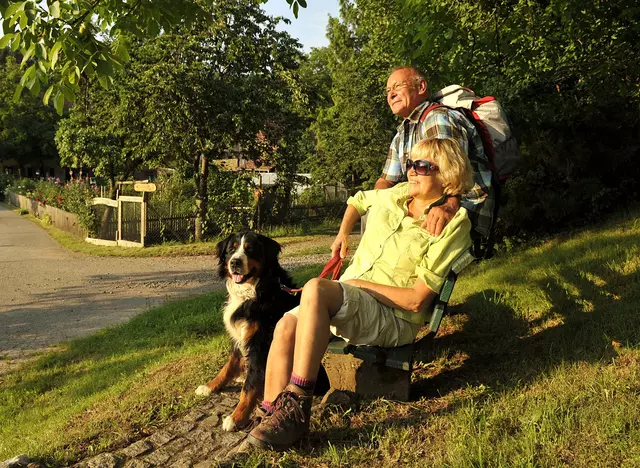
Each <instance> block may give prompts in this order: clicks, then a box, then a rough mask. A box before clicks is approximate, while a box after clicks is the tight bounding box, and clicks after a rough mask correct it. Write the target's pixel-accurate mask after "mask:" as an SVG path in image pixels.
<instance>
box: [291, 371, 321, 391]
mask: <svg viewBox="0 0 640 468" xmlns="http://www.w3.org/2000/svg"><path fill="white" fill-rule="evenodd" d="M289 382H290V383H292V384H294V385H297V386H298V387H300V388H301V389H303V390H313V387H314V386H315V385H316V380H315V379H305V378H302V377H300V376H299V375H296V374H294V373H293V372H292V373H291V379H290V380H289Z"/></svg>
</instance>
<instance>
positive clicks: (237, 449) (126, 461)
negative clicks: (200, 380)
mask: <svg viewBox="0 0 640 468" xmlns="http://www.w3.org/2000/svg"><path fill="white" fill-rule="evenodd" d="M237 402H238V395H237V394H236V393H226V394H219V395H212V396H211V397H210V398H209V399H208V400H207V402H206V403H204V404H202V405H201V406H199V407H198V408H197V409H194V410H192V411H191V412H190V413H189V414H188V415H187V416H185V417H184V418H182V419H180V420H178V421H175V422H173V423H171V424H169V425H168V426H166V427H165V428H164V429H162V430H160V431H158V432H155V433H154V434H152V435H151V436H149V437H146V438H144V439H141V440H139V441H137V442H134V443H133V444H131V445H130V446H128V447H126V448H123V449H120V450H116V451H113V452H108V453H102V454H100V455H97V456H95V457H93V458H90V459H87V460H84V461H82V462H80V463H78V464H76V465H74V468H120V467H124V468H150V467H175V468H183V467H184V468H187V467H194V468H205V467H207V468H208V467H212V466H220V465H225V464H230V463H231V462H232V461H233V460H234V459H237V457H239V456H241V455H242V454H243V453H247V452H248V451H249V450H251V448H250V447H251V446H250V445H249V444H248V443H246V441H245V439H246V435H247V434H246V433H244V432H242V431H241V432H226V431H224V430H222V420H223V419H224V417H225V415H227V414H229V413H231V412H232V411H233V408H234V407H235V405H236V404H237Z"/></svg>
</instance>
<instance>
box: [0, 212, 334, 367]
mask: <svg viewBox="0 0 640 468" xmlns="http://www.w3.org/2000/svg"><path fill="white" fill-rule="evenodd" d="M312 257H314V258H307V259H306V261H316V262H323V261H326V260H327V259H328V256H327V255H321V256H315V255H314V256H312ZM316 257H317V258H316ZM300 261H301V259H299V258H296V259H285V260H283V265H285V267H286V266H293V265H294V264H299V263H300ZM214 269H215V258H214V257H212V256H197V257H172V258H164V257H162V258H161V257H157V258H120V257H92V256H86V255H82V254H78V253H74V252H70V251H68V250H66V249H63V248H62V247H60V245H58V244H57V243H56V242H55V241H54V240H52V239H51V238H50V237H49V236H48V235H47V233H46V232H45V231H44V230H43V229H41V228H40V227H39V226H38V225H37V224H35V223H33V222H31V221H29V220H27V219H24V218H22V217H20V216H19V215H17V214H16V213H14V212H13V211H11V210H8V209H6V208H4V207H2V206H0V373H1V371H2V369H3V368H7V367H8V366H10V365H11V364H15V363H16V362H17V361H20V360H21V359H24V358H26V357H29V356H30V355H33V354H34V353H38V352H40V351H42V350H44V349H47V348H48V347H50V346H52V345H55V344H56V343H59V342H60V341H65V340H68V339H71V338H76V337H79V336H85V335H88V334H90V333H92V332H95V331H97V330H99V329H101V328H104V327H107V326H110V325H116V324H119V323H122V322H124V321H126V320H128V319H129V318H131V317H132V316H134V315H136V314H138V313H140V312H143V311H145V310H147V309H148V308H150V307H153V306H156V305H159V304H161V303H163V302H164V301H165V300H167V299H171V298H176V297H185V296H189V295H194V294H201V293H204V292H208V291H212V290H215V289H219V288H221V287H222V283H221V282H220V281H219V280H218V279H217V278H216V275H215V271H214Z"/></svg>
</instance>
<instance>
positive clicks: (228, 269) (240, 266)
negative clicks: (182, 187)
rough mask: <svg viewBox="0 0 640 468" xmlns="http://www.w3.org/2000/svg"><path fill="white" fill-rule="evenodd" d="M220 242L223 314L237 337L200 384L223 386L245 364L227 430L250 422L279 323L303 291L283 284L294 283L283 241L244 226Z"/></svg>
mask: <svg viewBox="0 0 640 468" xmlns="http://www.w3.org/2000/svg"><path fill="white" fill-rule="evenodd" d="M216 248H217V253H218V262H219V264H218V273H219V275H220V277H221V278H223V279H224V278H226V283H227V292H228V293H229V297H228V301H227V304H226V305H225V308H224V313H223V315H224V323H225V327H226V329H227V332H228V333H229V335H230V336H231V338H232V339H233V350H232V352H231V356H230V357H229V361H228V362H227V364H225V366H224V367H223V368H222V370H221V371H220V373H219V374H218V376H217V377H216V378H215V379H213V380H212V381H210V382H209V383H208V384H207V385H206V386H204V385H203V386H200V387H198V389H197V390H196V393H198V394H201V395H208V394H210V393H211V392H218V391H220V390H221V389H222V388H223V387H224V386H225V385H226V384H227V383H228V382H229V381H231V380H232V379H234V378H236V377H238V376H239V375H240V374H241V373H242V371H243V368H244V369H246V378H245V381H244V384H243V387H242V393H241V395H240V401H239V403H238V405H237V406H236V408H235V410H234V411H233V414H231V416H228V417H227V418H226V419H225V420H224V422H223V428H224V429H225V430H228V431H233V430H236V429H241V428H243V427H244V426H246V425H247V424H248V423H249V421H250V417H251V413H252V411H253V409H254V408H255V406H256V404H257V403H258V401H259V400H260V399H261V398H262V396H263V392H264V380H265V369H266V365H267V356H268V354H269V347H270V346H271V341H272V339H273V332H274V329H275V326H276V323H277V322H278V320H280V318H282V316H283V315H284V313H285V312H287V311H288V310H291V309H293V308H294V307H296V306H297V305H299V303H300V295H299V294H298V295H292V294H290V293H288V292H286V291H285V290H284V289H283V287H286V288H294V287H295V286H294V284H293V281H292V280H291V277H290V276H289V274H288V273H287V272H286V271H285V270H284V269H283V268H282V267H281V266H280V264H279V262H278V255H279V254H280V251H281V247H280V244H278V243H277V242H276V241H274V240H273V239H270V238H268V237H265V236H263V235H261V234H256V233H254V232H251V231H245V232H241V233H237V234H232V235H230V236H229V237H227V238H226V239H225V240H223V241H221V242H219V243H218V245H217V246H216ZM325 375H326V374H325ZM323 380H326V379H324V378H323ZM323 385H324V384H323ZM325 390H326V388H325Z"/></svg>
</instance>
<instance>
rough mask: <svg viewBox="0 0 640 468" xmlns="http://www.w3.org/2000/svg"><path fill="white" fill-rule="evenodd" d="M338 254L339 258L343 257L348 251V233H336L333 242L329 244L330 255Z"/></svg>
mask: <svg viewBox="0 0 640 468" xmlns="http://www.w3.org/2000/svg"><path fill="white" fill-rule="evenodd" d="M338 253H339V254H340V258H345V257H346V256H347V254H348V253H349V235H348V234H342V233H338V235H337V236H336V238H335V240H334V241H333V244H331V256H332V257H335V256H336V254H338Z"/></svg>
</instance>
